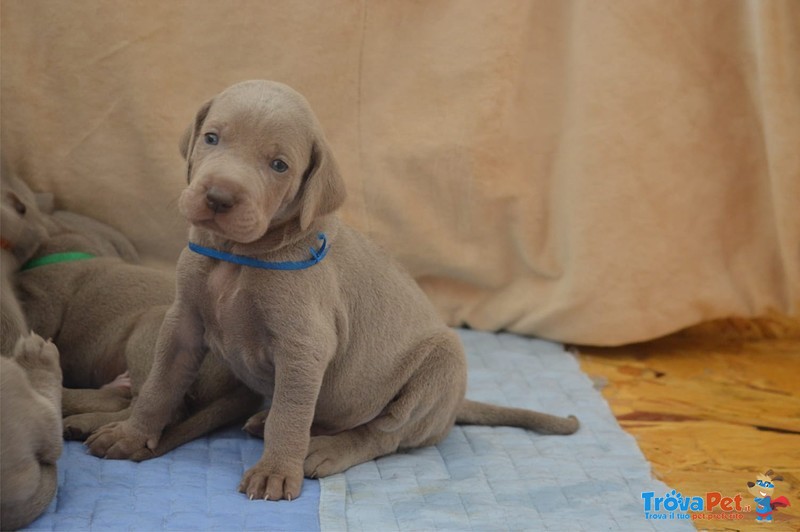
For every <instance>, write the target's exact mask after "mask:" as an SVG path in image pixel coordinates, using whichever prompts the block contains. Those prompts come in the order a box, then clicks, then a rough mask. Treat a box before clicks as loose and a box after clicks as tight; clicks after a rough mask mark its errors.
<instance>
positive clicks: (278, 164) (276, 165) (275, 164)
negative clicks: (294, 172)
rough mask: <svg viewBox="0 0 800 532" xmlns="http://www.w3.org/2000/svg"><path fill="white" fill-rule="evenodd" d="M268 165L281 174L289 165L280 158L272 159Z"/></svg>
mask: <svg viewBox="0 0 800 532" xmlns="http://www.w3.org/2000/svg"><path fill="white" fill-rule="evenodd" d="M269 167H270V168H272V169H273V170H275V171H276V172H278V173H279V174H282V173H284V172H285V171H286V170H288V169H289V165H288V164H286V163H285V162H283V161H281V160H280V159H275V160H273V161H272V162H271V163H269Z"/></svg>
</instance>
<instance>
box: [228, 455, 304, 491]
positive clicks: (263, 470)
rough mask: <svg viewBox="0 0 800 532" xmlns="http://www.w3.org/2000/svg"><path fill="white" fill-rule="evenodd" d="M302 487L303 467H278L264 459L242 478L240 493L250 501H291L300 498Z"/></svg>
mask: <svg viewBox="0 0 800 532" xmlns="http://www.w3.org/2000/svg"><path fill="white" fill-rule="evenodd" d="M302 487H303V468H302V467H289V466H285V465H284V466H282V467H281V466H276V465H273V464H272V463H271V461H269V460H264V459H263V458H262V459H261V460H259V462H258V463H257V464H256V465H254V466H253V467H251V468H250V469H248V470H247V471H246V472H245V474H244V476H242V482H241V483H240V484H239V492H240V493H244V494H245V495H247V496H248V497H249V498H250V500H253V499H264V500H265V501H278V500H280V499H286V500H289V501H291V500H294V499H296V498H297V497H299V496H300V491H301V489H302Z"/></svg>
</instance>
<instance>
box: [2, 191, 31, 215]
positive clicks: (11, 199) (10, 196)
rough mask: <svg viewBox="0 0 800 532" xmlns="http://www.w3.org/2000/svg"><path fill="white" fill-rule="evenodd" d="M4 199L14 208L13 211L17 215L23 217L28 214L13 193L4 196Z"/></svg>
mask: <svg viewBox="0 0 800 532" xmlns="http://www.w3.org/2000/svg"><path fill="white" fill-rule="evenodd" d="M6 198H7V199H8V201H9V203H11V204H12V205H13V206H14V210H15V211H17V214H19V215H20V216H25V213H26V212H28V208H27V207H26V206H25V204H24V203H22V201H21V200H20V199H19V198H18V197H17V195H16V194H14V193H13V192H9V193H8V194H6Z"/></svg>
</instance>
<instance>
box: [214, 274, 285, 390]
mask: <svg viewBox="0 0 800 532" xmlns="http://www.w3.org/2000/svg"><path fill="white" fill-rule="evenodd" d="M248 281H249V279H248V276H247V275H246V272H245V271H244V270H243V269H242V268H241V267H240V266H237V265H235V264H228V263H220V264H219V265H217V266H215V268H214V269H213V270H212V271H211V272H210V273H209V275H208V280H207V292H206V305H204V308H205V312H204V316H203V319H204V321H205V331H206V338H205V339H206V343H207V344H208V346H209V347H210V348H211V350H212V351H213V352H214V353H216V354H217V355H218V356H220V357H221V358H222V359H224V360H225V362H226V363H227V365H228V366H229V367H230V369H231V371H233V373H234V374H235V375H236V376H237V377H239V379H240V380H242V381H243V382H245V383H246V384H247V385H249V386H250V387H251V388H254V389H263V388H264V386H265V385H266V384H267V383H268V382H271V381H272V379H273V378H274V370H273V361H272V356H271V350H270V348H269V340H268V338H269V336H268V335H267V334H265V333H266V332H267V331H268V327H267V324H266V323H265V316H264V312H263V305H262V304H261V303H262V302H261V301H259V297H261V296H262V295H263V294H262V292H261V291H260V290H258V291H255V290H253V289H252V288H248V286H249V282H248ZM259 391H261V390H259Z"/></svg>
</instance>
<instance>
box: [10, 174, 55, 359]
mask: <svg viewBox="0 0 800 532" xmlns="http://www.w3.org/2000/svg"><path fill="white" fill-rule="evenodd" d="M0 165H2V169H0V260H1V261H2V264H1V265H0V267H1V268H2V270H0V321H1V325H0V352H2V353H3V355H10V354H11V353H13V352H14V346H15V345H16V343H17V340H18V339H19V338H20V337H22V336H23V335H25V334H27V333H28V332H29V331H30V329H29V328H28V324H27V322H26V320H25V315H24V313H23V312H22V307H20V304H19V301H18V299H17V293H16V288H15V282H16V281H15V280H16V275H17V272H18V271H19V268H20V266H21V265H22V264H24V263H25V262H27V261H28V259H30V258H31V257H32V256H33V254H34V253H35V252H36V249H37V248H38V247H39V244H40V243H41V241H42V240H43V239H44V238H45V237H46V236H47V227H46V219H45V218H44V217H43V216H42V215H41V213H40V212H39V210H38V208H36V197H35V195H34V193H33V192H32V191H31V189H29V188H28V186H27V185H26V184H25V183H24V182H22V180H21V179H19V178H18V177H17V176H16V175H15V174H14V173H13V172H11V170H10V168H9V167H8V166H7V165H6V163H5V160H3V161H2V163H0Z"/></svg>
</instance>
